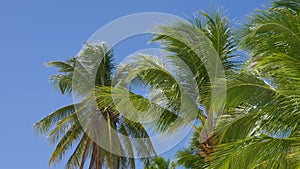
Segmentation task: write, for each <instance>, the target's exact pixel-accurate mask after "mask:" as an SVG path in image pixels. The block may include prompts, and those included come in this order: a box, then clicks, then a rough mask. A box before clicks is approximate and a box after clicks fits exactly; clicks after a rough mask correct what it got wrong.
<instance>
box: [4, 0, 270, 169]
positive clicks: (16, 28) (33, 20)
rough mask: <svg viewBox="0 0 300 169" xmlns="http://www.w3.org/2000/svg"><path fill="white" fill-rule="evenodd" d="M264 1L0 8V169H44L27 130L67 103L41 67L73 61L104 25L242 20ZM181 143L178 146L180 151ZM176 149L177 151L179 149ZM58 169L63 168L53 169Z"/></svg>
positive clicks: (44, 146)
mask: <svg viewBox="0 0 300 169" xmlns="http://www.w3.org/2000/svg"><path fill="white" fill-rule="evenodd" d="M266 2H267V1H266V0H243V1H241V0H106V1H103V0H86V1H83V0H78V1H74V0H72V1H71V0H51V1H50V0H48V1H45V0H25V1H21V0H19V1H17V0H9V1H1V6H0V21H1V26H0V43H1V45H0V52H1V54H0V57H1V66H0V74H1V83H0V87H1V88H0V91H1V92H0V93H1V97H0V99H1V100H0V105H1V120H0V121H1V122H0V132H1V139H0V150H1V153H0V166H1V167H0V168H8V169H17V168H22V169H43V168H47V164H48V159H49V157H50V154H51V152H52V150H53V148H54V147H51V146H50V145H49V143H48V142H47V140H46V139H45V138H42V137H37V136H35V135H34V132H33V130H32V125H33V124H34V123H35V122H37V121H38V120H39V119H41V118H42V117H44V116H45V115H47V114H49V113H50V112H51V111H53V110H55V109H57V108H59V107H61V106H63V105H66V104H68V103H71V102H72V100H71V97H68V96H61V95H60V93H59V92H58V91H56V90H55V89H54V87H53V86H51V84H50V83H49V80H48V79H49V77H50V76H51V75H52V74H54V73H55V70H53V69H50V68H47V67H45V66H44V65H43V64H44V63H45V62H48V61H52V60H64V59H66V58H68V57H71V56H74V55H75V54H76V53H77V52H78V51H79V50H80V49H81V45H82V43H84V42H85V41H86V40H87V39H88V38H89V37H90V36H91V35H92V34H93V33H94V32H95V31H96V30H97V29H99V28H100V27H101V26H103V25H104V24H106V23H108V22H110V21H112V20H114V19H117V18H118V17H122V16H125V15H128V14H132V13H136V12H165V13H170V14H174V15H177V16H180V17H184V16H191V15H192V13H194V12H197V11H201V10H209V9H216V8H218V7H223V8H224V9H225V11H227V12H226V13H227V15H228V16H229V17H230V19H232V20H235V21H237V20H243V19H245V16H246V14H249V12H251V11H253V9H256V8H261V7H262V5H263V4H266ZM134 40H135V39H134V38H133V39H130V42H129V43H128V44H126V41H124V42H122V44H120V45H119V47H118V46H117V47H118V49H116V50H115V53H116V56H120V57H122V56H126V55H128V54H130V53H132V52H134V51H135V50H139V49H140V48H143V47H147V45H146V42H144V41H142V40H143V38H141V39H139V38H137V39H136V40H137V41H134ZM184 144H185V143H182V144H181V145H180V146H181V147H182V146H183V145H184ZM180 146H179V147H180ZM57 168H62V165H58V166H57Z"/></svg>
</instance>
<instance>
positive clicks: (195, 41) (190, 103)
mask: <svg viewBox="0 0 300 169" xmlns="http://www.w3.org/2000/svg"><path fill="white" fill-rule="evenodd" d="M153 42H158V43H160V44H161V45H162V48H163V49H164V50H165V51H166V52H167V56H164V58H163V59H162V58H158V57H155V56H150V55H147V54H139V55H136V56H134V57H132V58H130V61H129V62H128V63H127V65H126V66H124V67H122V68H121V69H120V72H121V73H120V76H121V77H120V79H122V78H124V77H123V76H124V74H126V75H129V76H130V75H131V76H137V77H138V78H137V80H136V81H137V82H138V83H141V84H143V85H145V86H148V87H149V88H150V90H151V91H152V92H153V93H154V94H153V95H154V98H159V101H160V103H161V104H160V106H162V105H163V106H162V107H164V108H165V109H167V110H168V112H167V113H162V114H161V116H160V118H158V120H157V121H156V123H155V125H154V127H155V128H156V131H157V132H170V133H172V132H173V131H176V130H177V129H178V128H180V127H181V126H183V125H191V126H192V127H193V128H194V129H195V131H197V132H198V133H200V132H201V131H200V130H199V129H198V128H197V126H194V125H193V124H191V123H190V121H193V120H196V119H200V121H201V122H202V125H203V126H205V125H206V124H208V123H207V116H214V115H213V114H214V113H216V112H214V109H213V108H212V107H213V106H214V105H211V102H210V100H209V99H206V98H210V97H212V95H211V94H210V92H208V90H207V88H208V86H210V84H211V83H212V81H211V80H212V79H211V78H212V77H213V78H222V77H218V76H217V74H218V73H219V72H222V71H223V73H224V72H225V74H229V73H230V72H231V71H234V70H236V68H238V62H237V61H235V60H232V58H234V57H237V56H236V55H235V51H236V41H235V39H234V37H233V33H232V31H231V26H230V23H229V21H228V20H227V18H226V17H222V16H221V15H220V14H219V13H213V14H211V15H209V14H207V13H205V12H202V13H199V14H197V15H195V17H194V18H193V19H191V20H190V21H189V22H188V23H187V22H181V21H178V22H177V23H176V24H174V25H172V26H160V27H158V30H157V32H156V33H155V34H154V39H153ZM213 57H217V59H216V60H218V61H220V65H221V67H222V68H220V65H218V64H217V62H218V61H215V60H214V58H213ZM209 60H214V61H213V62H216V63H213V64H212V63H210V62H209ZM182 65H187V66H188V68H189V70H188V71H186V69H184V67H183V66H182ZM212 66H214V67H212ZM218 66H219V67H218ZM169 67H172V69H171V71H170V70H169V69H168V68H169ZM207 69H210V71H211V72H208V71H207ZM223 69H224V70H223ZM189 71H190V72H189ZM124 72H125V73H124ZM191 74H192V76H191ZM214 76H216V77H214ZM117 77H118V76H117ZM178 79H179V80H178ZM190 79H192V81H193V80H194V81H195V84H192V83H190V81H189V80H190ZM157 91H160V92H157ZM155 96H156V97H155ZM160 96H164V97H160ZM182 98H184V102H182ZM219 105H222V103H221V104H219ZM182 107H185V108H184V109H181V108H182ZM202 107H205V108H206V111H202ZM193 112H196V116H194V113H193ZM203 133H204V134H203ZM200 136H201V137H202V139H201V140H202V142H201V144H200V145H199V147H198V148H199V149H200V150H201V151H199V154H201V156H202V158H204V159H206V160H207V157H208V156H209V155H210V154H211V152H212V151H213V146H214V145H213V144H214V143H213V142H214V141H213V140H214V139H213V138H214V137H213V135H210V133H209V131H206V132H203V131H202V134H201V135H200Z"/></svg>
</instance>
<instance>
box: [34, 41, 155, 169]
mask: <svg viewBox="0 0 300 169" xmlns="http://www.w3.org/2000/svg"><path fill="white" fill-rule="evenodd" d="M95 57H103V60H102V62H101V63H100V65H99V67H98V69H97V75H96V80H95V89H94V90H93V93H96V92H97V91H99V90H102V89H103V90H104V89H106V88H109V87H110V86H111V79H112V73H113V70H114V65H113V63H112V59H113V54H112V50H111V49H109V48H108V47H107V46H106V45H105V44H104V43H100V44H96V45H88V44H86V45H85V46H84V48H83V50H82V51H81V52H80V53H79V54H78V56H76V57H74V58H71V59H69V60H67V61H65V62H61V61H54V62H49V63H48V65H49V66H51V67H56V68H57V69H58V72H59V73H58V74H57V75H54V76H52V78H51V80H52V81H53V82H54V84H55V85H56V86H57V88H58V89H60V91H61V93H62V94H70V93H76V94H78V95H80V96H84V98H88V96H89V94H88V93H84V92H86V91H84V90H82V89H81V88H80V86H79V87H78V86H77V88H75V89H74V85H72V81H73V80H74V79H73V76H74V73H84V72H80V70H78V69H76V66H75V64H78V62H77V59H78V58H81V59H82V58H87V59H88V60H86V62H88V61H90V60H93V58H95ZM76 71H77V72H76ZM83 85H85V84H83ZM107 91H108V90H107ZM108 93H109V92H106V94H108ZM97 96H99V97H101V96H102V95H97ZM134 96H136V97H138V98H142V97H139V96H137V95H134ZM137 100H138V99H137ZM84 101H85V100H83V101H82V102H79V103H74V104H70V105H67V106H64V107H62V108H59V109H58V110H56V111H54V112H53V113H51V114H49V115H48V116H46V117H45V118H43V119H42V120H41V121H39V122H37V123H36V124H35V130H36V132H37V133H38V134H42V135H45V134H48V138H49V141H50V143H51V144H56V148H55V150H54V152H53V153H52V155H51V158H50V161H49V165H53V164H57V163H58V162H60V161H61V159H62V158H63V157H64V156H66V154H67V152H70V151H73V152H72V153H71V155H70V156H69V159H68V161H67V164H66V168H67V169H74V168H80V169H83V168H84V165H85V164H86V163H88V165H89V169H101V168H103V167H105V168H113V169H116V168H135V160H134V158H133V157H134V153H140V154H145V156H150V155H152V154H155V152H154V149H153V147H152V144H151V142H149V141H144V142H137V141H135V142H134V143H133V142H132V140H130V139H124V138H123V139H122V138H121V137H118V136H116V137H114V140H110V139H109V138H111V137H112V135H111V133H109V132H108V131H106V130H108V129H111V128H113V129H114V130H116V131H118V132H119V133H121V134H123V135H125V136H129V137H132V138H148V137H149V136H148V134H147V132H146V130H145V128H144V127H143V126H142V125H141V124H139V123H137V122H134V121H130V120H127V119H126V118H124V117H123V116H122V115H121V114H120V113H119V112H118V111H117V109H116V108H115V107H114V105H112V104H110V105H104V106H102V107H101V104H99V105H98V107H97V108H98V110H99V111H92V112H91V113H89V114H88V118H90V117H92V118H90V119H89V120H90V121H94V122H93V123H94V124H96V125H98V127H99V128H98V127H97V126H96V131H97V132H99V130H100V131H101V133H106V134H102V135H101V136H103V137H102V138H101V139H102V140H101V141H103V142H105V141H106V142H109V143H110V144H112V143H111V142H113V144H114V147H113V148H114V149H116V151H119V152H123V153H124V154H126V156H120V155H116V154H114V153H112V151H108V150H107V149H104V148H103V147H101V146H99V145H98V142H97V141H98V140H95V139H93V138H91V137H90V136H89V135H88V133H87V132H85V130H84V127H83V126H82V125H81V121H80V120H81V119H79V117H78V113H79V111H80V110H79V109H78V107H80V108H84V106H86V104H85V102H84ZM99 114H100V115H99ZM100 116H102V118H104V120H105V122H106V123H105V124H106V125H107V127H106V128H105V127H103V126H101V125H100V122H99V121H97V119H99V117H100ZM95 119H96V120H95ZM95 121H96V122H95ZM129 137H128V138H129ZM99 138H100V137H99ZM121 142H123V143H124V144H121ZM133 144H134V145H133ZM74 145H75V146H74ZM88 159H90V161H89V162H87V160H88ZM144 160H145V159H144ZM142 161H143V159H142Z"/></svg>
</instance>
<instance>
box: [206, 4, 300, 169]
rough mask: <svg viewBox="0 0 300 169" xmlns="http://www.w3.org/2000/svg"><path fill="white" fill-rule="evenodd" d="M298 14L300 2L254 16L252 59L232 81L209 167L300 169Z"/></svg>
mask: <svg viewBox="0 0 300 169" xmlns="http://www.w3.org/2000/svg"><path fill="white" fill-rule="evenodd" d="M299 12H300V1H299V0H286V1H283V0H281V1H275V2H274V3H273V5H272V6H271V7H270V8H269V9H267V10H259V11H257V12H256V13H255V14H253V15H252V16H251V17H250V20H249V22H248V23H247V24H246V26H245V28H244V30H243V32H242V35H243V36H244V37H245V38H244V41H243V43H242V45H243V47H245V48H246V50H248V51H249V53H250V54H251V59H250V60H249V62H248V63H247V66H246V67H245V70H242V71H241V73H239V74H237V75H234V76H232V77H228V79H229V80H228V83H227V86H228V88H227V101H226V106H225V107H226V112H225V113H224V114H223V117H222V119H221V121H220V123H219V127H218V128H217V130H216V132H215V133H216V137H218V144H220V145H219V146H217V147H216V148H215V151H214V153H213V154H212V155H211V157H210V160H211V163H210V164H211V165H210V167H209V168H226V169H227V168H228V169H230V168H280V169H281V168H299V167H300V137H299V136H300V126H299V124H300V113H299V112H300V110H299V98H300V97H299V96H300V93H299V86H300V83H299V82H300V81H299V79H300V69H299V66H298V65H299V63H300V57H299V53H300V50H299V46H300V30H299V20H300V15H299Z"/></svg>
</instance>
